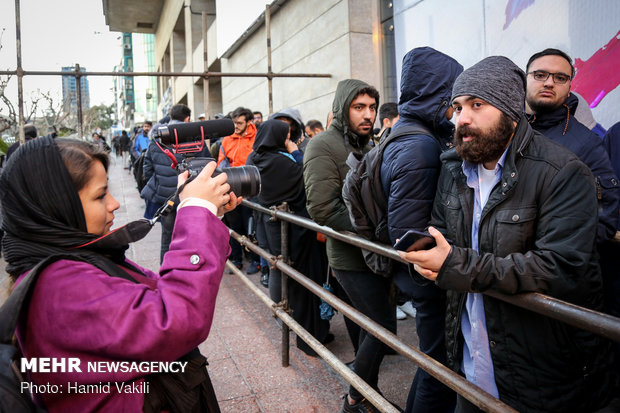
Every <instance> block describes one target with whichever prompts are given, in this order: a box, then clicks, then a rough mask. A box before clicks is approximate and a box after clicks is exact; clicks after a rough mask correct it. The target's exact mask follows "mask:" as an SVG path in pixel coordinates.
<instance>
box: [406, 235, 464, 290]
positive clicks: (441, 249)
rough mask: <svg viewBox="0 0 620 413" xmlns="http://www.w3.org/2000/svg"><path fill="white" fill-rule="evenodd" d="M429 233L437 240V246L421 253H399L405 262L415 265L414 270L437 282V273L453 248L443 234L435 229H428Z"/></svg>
mask: <svg viewBox="0 0 620 413" xmlns="http://www.w3.org/2000/svg"><path fill="white" fill-rule="evenodd" d="M428 232H429V233H430V234H431V235H432V236H433V238H435V242H436V243H437V246H436V247H434V248H431V249H430V250H420V251H407V252H403V251H398V254H399V255H400V256H401V258H403V259H404V260H405V261H407V262H410V263H412V264H413V268H414V269H415V270H416V271H417V272H418V273H419V274H420V275H421V276H423V277H424V278H428V279H429V280H432V281H435V279H436V278H437V273H438V272H439V270H440V269H441V266H442V265H443V263H444V261H445V260H446V258H447V257H448V254H450V250H451V249H452V246H451V245H450V244H449V243H448V241H446V239H445V238H444V236H443V235H442V234H441V232H439V231H437V230H436V229H435V228H433V227H429V228H428Z"/></svg>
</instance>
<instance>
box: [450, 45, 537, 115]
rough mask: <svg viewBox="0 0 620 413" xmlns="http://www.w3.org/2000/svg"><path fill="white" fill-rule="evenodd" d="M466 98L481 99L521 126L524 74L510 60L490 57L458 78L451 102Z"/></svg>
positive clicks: (523, 102)
mask: <svg viewBox="0 0 620 413" xmlns="http://www.w3.org/2000/svg"><path fill="white" fill-rule="evenodd" d="M463 95H466V96H475V97H477V98H480V99H482V100H484V101H485V102H488V103H490V104H491V105H493V106H495V107H496V108H497V109H499V110H501V111H502V112H504V113H505V114H506V115H508V117H510V118H511V119H512V120H514V121H515V122H518V121H519V119H520V118H521V116H522V114H523V108H524V105H525V73H524V72H523V70H521V69H519V67H518V66H517V65H515V64H514V63H513V62H512V60H510V59H508V58H507V57H504V56H490V57H487V58H486V59H482V60H481V61H479V62H478V63H476V64H475V65H473V66H472V67H470V68H469V69H467V70H465V71H464V72H463V73H461V74H460V75H459V77H457V78H456V81H455V82H454V86H453V87H452V98H451V100H454V98H456V97H458V96H463Z"/></svg>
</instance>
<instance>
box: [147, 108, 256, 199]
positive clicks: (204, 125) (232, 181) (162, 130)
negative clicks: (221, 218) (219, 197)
mask: <svg viewBox="0 0 620 413" xmlns="http://www.w3.org/2000/svg"><path fill="white" fill-rule="evenodd" d="M234 132H235V124H234V123H233V121H232V120H230V119H217V120H206V121H199V122H180V123H174V124H172V125H166V126H161V127H159V128H157V130H156V131H155V136H156V137H158V138H159V139H160V140H161V143H162V144H163V145H164V146H166V147H172V150H173V152H174V153H177V154H180V155H182V156H183V161H182V162H181V163H178V162H177V159H176V158H175V156H174V155H172V154H171V153H170V150H168V149H165V150H164V149H163V148H162V150H163V151H164V153H165V154H166V155H168V157H169V158H170V160H172V167H173V168H176V169H177V171H179V172H184V171H187V170H188V171H189V173H190V177H195V176H197V175H198V174H199V173H200V171H202V168H204V167H205V165H206V164H207V163H209V162H211V161H215V159H213V158H211V157H200V156H197V155H198V154H200V153H201V152H202V151H203V149H204V148H205V137H207V138H208V139H212V138H219V137H222V136H228V135H232V134H233V133H234ZM222 172H225V173H226V176H227V177H228V180H227V182H228V184H229V185H230V191H231V192H234V193H235V195H237V196H242V197H249V198H251V197H254V196H256V195H258V194H259V193H260V187H261V180H260V172H259V171H258V168H256V167H255V166H238V167H231V168H221V169H216V170H215V172H214V173H213V176H216V175H218V174H220V173H222Z"/></svg>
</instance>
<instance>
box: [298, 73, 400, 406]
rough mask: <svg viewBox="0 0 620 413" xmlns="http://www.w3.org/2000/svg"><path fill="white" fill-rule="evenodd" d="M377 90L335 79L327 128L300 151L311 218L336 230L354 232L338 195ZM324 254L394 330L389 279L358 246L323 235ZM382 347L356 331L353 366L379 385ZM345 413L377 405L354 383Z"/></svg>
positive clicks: (360, 148)
mask: <svg viewBox="0 0 620 413" xmlns="http://www.w3.org/2000/svg"><path fill="white" fill-rule="evenodd" d="M378 104H379V92H377V90H376V89H375V88H373V87H372V86H370V85H368V84H366V83H364V82H362V81H360V80H356V79H347V80H343V81H341V82H339V83H338V86H337V88H336V94H335V96H334V102H333V105H332V111H333V113H334V119H333V121H332V122H331V125H330V126H329V128H328V129H327V130H326V131H325V132H323V133H321V134H319V135H317V136H315V137H314V138H312V139H311V140H310V143H309V144H308V147H307V148H306V153H305V154H304V183H305V187H306V188H305V189H306V197H307V200H306V205H307V207H308V212H309V213H310V216H311V217H312V219H313V220H314V221H315V222H317V223H318V224H321V225H327V226H329V227H331V228H333V229H335V230H337V231H354V229H353V225H352V224H351V219H350V217H349V211H348V209H347V206H346V205H345V203H344V200H343V198H342V186H343V181H344V178H345V177H346V175H347V172H348V170H349V167H348V166H347V164H346V159H347V157H348V155H349V153H352V152H353V153H356V154H358V155H362V154H363V153H366V152H368V151H369V150H370V147H369V145H368V142H369V141H370V139H371V137H372V127H373V124H374V122H375V118H376V116H377V106H378ZM327 257H328V260H329V264H330V266H331V268H332V269H333V272H334V274H335V276H336V279H337V280H338V282H339V283H340V285H342V287H343V288H344V290H345V291H346V293H347V295H348V296H349V298H350V299H351V302H352V303H353V306H354V307H355V308H356V309H357V310H359V311H361V312H362V313H364V314H365V315H367V316H368V317H370V318H371V319H372V320H374V321H375V322H377V323H379V324H380V325H382V326H383V327H385V328H387V329H389V330H390V331H392V332H396V316H395V312H394V308H393V307H392V306H391V305H390V304H389V294H390V285H391V281H390V280H389V279H387V278H383V277H381V276H378V275H376V274H374V273H372V272H371V271H370V270H369V269H368V267H367V266H366V262H365V261H364V257H363V256H362V252H361V250H360V249H359V248H358V247H355V246H353V245H350V244H347V243H345V242H342V241H338V240H336V239H333V238H328V239H327ZM385 350H386V347H385V346H384V345H383V343H381V342H380V341H379V340H377V339H376V338H375V337H373V336H372V335H370V334H368V333H367V332H366V331H362V332H361V333H360V339H359V348H358V350H357V354H356V356H355V362H354V365H353V369H354V371H355V373H357V375H358V376H360V377H361V378H362V379H363V380H364V381H366V383H368V384H369V385H370V386H372V387H373V388H375V389H378V379H379V367H380V365H381V362H382V360H383V357H384V355H385ZM342 411H343V412H375V411H376V409H375V408H374V407H373V406H372V405H370V404H369V403H368V401H367V400H365V399H364V397H363V396H362V395H361V394H360V393H359V391H358V390H357V389H355V388H354V387H353V386H351V387H350V388H349V393H348V395H347V396H346V397H345V400H344V406H343V410H342Z"/></svg>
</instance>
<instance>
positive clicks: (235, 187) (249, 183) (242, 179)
mask: <svg viewBox="0 0 620 413" xmlns="http://www.w3.org/2000/svg"><path fill="white" fill-rule="evenodd" d="M218 169H219V168H218ZM221 172H224V173H226V176H227V177H228V181H227V182H228V185H230V191H231V192H234V193H235V195H237V196H242V197H244V198H251V197H254V196H256V195H258V194H260V185H261V180H260V172H259V171H258V168H257V167H256V166H254V165H246V166H237V167H230V168H221Z"/></svg>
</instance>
